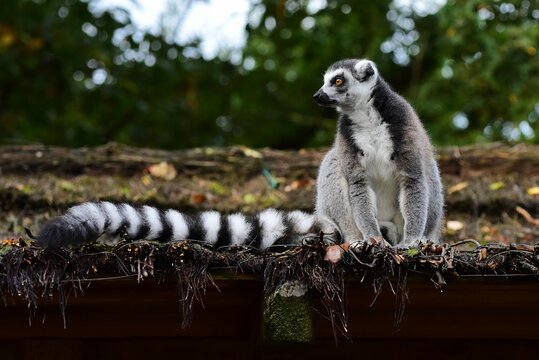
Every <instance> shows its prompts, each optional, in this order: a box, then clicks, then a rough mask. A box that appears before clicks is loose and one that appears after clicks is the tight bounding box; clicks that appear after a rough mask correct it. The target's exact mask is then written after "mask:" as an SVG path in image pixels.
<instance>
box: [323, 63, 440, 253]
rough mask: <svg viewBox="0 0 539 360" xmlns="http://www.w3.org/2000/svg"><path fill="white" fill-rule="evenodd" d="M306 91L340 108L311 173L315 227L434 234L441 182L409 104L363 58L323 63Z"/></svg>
mask: <svg viewBox="0 0 539 360" xmlns="http://www.w3.org/2000/svg"><path fill="white" fill-rule="evenodd" d="M313 98H314V100H315V101H316V102H317V103H318V104H319V105H322V106H329V107H334V108H336V109H337V111H338V112H339V113H340V117H339V121H338V128H337V135H336V138H335V142H334V144H333V147H332V148H331V150H330V151H329V152H328V153H327V154H326V156H325V158H324V159H323V161H322V164H321V165H320V170H319V174H318V180H317V197H316V216H317V220H318V221H319V222H320V225H321V228H322V230H323V232H332V231H335V230H338V232H339V233H340V235H341V236H342V237H343V238H344V240H345V241H346V242H353V241H357V240H364V239H369V238H381V236H382V235H384V238H385V239H386V240H389V241H390V242H391V243H392V244H394V245H399V246H404V247H408V246H414V245H416V244H417V243H418V242H420V241H421V240H425V238H426V239H428V240H431V241H433V242H437V241H438V236H439V232H440V226H441V220H442V217H443V192H442V184H441V182H440V174H439V170H438V165H437V163H436V160H435V157H434V150H433V147H432V145H431V143H430V140H429V137H428V135H427V133H426V131H425V129H424V128H423V125H422V124H421V121H420V120H419V118H418V117H417V115H416V113H415V112H414V110H413V108H412V106H411V105H410V104H409V103H408V102H407V101H406V100H404V99H403V98H402V97H401V96H400V95H398V94H397V93H396V92H395V91H393V90H392V89H391V88H390V86H389V85H388V84H387V83H386V82H385V81H384V80H383V79H382V77H381V76H380V75H379V73H378V70H377V68H376V65H375V64H374V63H373V62H372V61H370V60H365V59H349V60H341V61H338V62H336V63H334V64H333V65H331V66H330V67H329V68H328V70H327V71H326V73H325V75H324V85H323V86H322V87H321V88H320V90H318V92H316V93H315V94H314V96H313Z"/></svg>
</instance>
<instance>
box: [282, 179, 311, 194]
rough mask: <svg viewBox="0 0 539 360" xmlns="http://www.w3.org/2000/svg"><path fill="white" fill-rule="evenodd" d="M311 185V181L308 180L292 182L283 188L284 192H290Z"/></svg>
mask: <svg viewBox="0 0 539 360" xmlns="http://www.w3.org/2000/svg"><path fill="white" fill-rule="evenodd" d="M311 183H312V180H309V179H301V180H294V181H292V182H291V183H290V184H288V185H286V186H285V187H284V191H285V192H290V191H293V190H298V189H303V188H306V187H307V186H309V185H310V184H311Z"/></svg>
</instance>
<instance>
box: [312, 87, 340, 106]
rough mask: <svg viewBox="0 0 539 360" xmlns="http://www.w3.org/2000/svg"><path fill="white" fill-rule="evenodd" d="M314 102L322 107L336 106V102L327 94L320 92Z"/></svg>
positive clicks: (315, 95)
mask: <svg viewBox="0 0 539 360" xmlns="http://www.w3.org/2000/svg"><path fill="white" fill-rule="evenodd" d="M313 99H314V101H316V103H317V104H318V105H320V106H332V105H334V104H336V101H335V100H331V99H330V98H329V96H328V94H326V93H325V92H323V91H322V90H318V91H317V92H316V94H314V95H313Z"/></svg>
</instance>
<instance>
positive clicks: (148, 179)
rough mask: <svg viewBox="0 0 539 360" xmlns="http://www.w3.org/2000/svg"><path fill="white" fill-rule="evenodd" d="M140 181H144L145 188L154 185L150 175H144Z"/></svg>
mask: <svg viewBox="0 0 539 360" xmlns="http://www.w3.org/2000/svg"><path fill="white" fill-rule="evenodd" d="M140 181H142V183H143V184H144V186H148V185H150V184H151V183H152V177H151V176H150V175H148V174H146V175H142V177H141V178H140Z"/></svg>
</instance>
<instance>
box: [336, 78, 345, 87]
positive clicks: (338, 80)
mask: <svg viewBox="0 0 539 360" xmlns="http://www.w3.org/2000/svg"><path fill="white" fill-rule="evenodd" d="M342 83H343V80H342V79H336V80H335V86H341V85H342Z"/></svg>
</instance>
